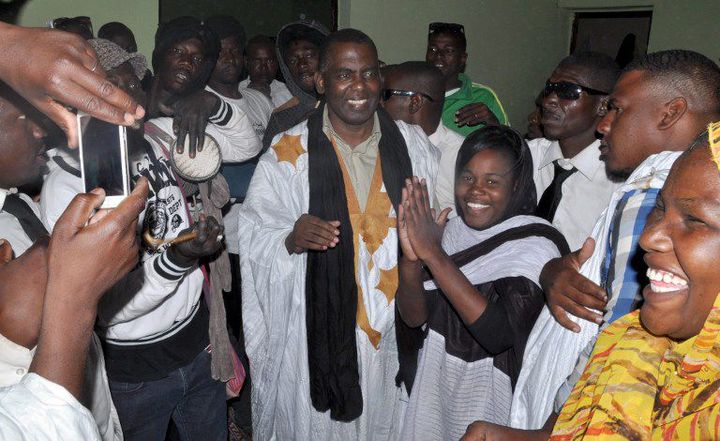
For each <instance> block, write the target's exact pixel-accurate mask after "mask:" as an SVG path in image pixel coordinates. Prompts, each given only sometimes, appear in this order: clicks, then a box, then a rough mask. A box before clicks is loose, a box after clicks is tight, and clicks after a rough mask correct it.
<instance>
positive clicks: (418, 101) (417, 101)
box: [408, 95, 425, 115]
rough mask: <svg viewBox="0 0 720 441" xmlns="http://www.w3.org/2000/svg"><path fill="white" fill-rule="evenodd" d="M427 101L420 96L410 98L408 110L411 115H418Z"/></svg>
mask: <svg viewBox="0 0 720 441" xmlns="http://www.w3.org/2000/svg"><path fill="white" fill-rule="evenodd" d="M423 104H425V100H424V99H423V97H422V96H420V95H413V96H411V97H410V104H408V110H409V112H410V114H411V115H412V114H413V113H417V112H419V111H420V109H422V106H423Z"/></svg>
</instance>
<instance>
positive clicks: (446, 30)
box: [428, 22, 467, 52]
mask: <svg viewBox="0 0 720 441" xmlns="http://www.w3.org/2000/svg"><path fill="white" fill-rule="evenodd" d="M441 34H442V35H448V36H450V37H453V38H454V39H455V41H456V42H457V44H458V48H459V49H460V50H462V51H463V52H465V51H466V50H467V39H466V38H465V26H463V25H461V24H459V23H440V22H435V23H430V25H429V27H428V41H429V40H430V39H431V38H432V37H434V36H435V35H441Z"/></svg>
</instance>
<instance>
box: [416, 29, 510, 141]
mask: <svg viewBox="0 0 720 441" xmlns="http://www.w3.org/2000/svg"><path fill="white" fill-rule="evenodd" d="M465 49H466V40H465V29H464V27H463V25H460V24H457V23H430V29H429V35H428V46H427V53H426V54H425V60H426V61H427V62H428V63H430V64H432V65H434V66H436V67H438V68H439V69H440V70H441V71H442V73H443V75H444V76H445V106H444V107H443V115H442V121H443V123H444V124H445V125H446V126H447V127H449V128H450V129H452V130H454V131H456V132H458V133H460V134H461V135H463V136H467V135H469V134H470V133H472V132H474V131H475V130H477V129H479V128H481V127H485V126H486V125H488V124H507V122H508V121H507V115H506V114H505V110H504V109H503V107H502V104H500V100H499V99H498V97H497V95H496V94H495V92H494V91H493V90H492V89H490V88H489V87H487V86H484V85H482V84H479V83H473V82H472V81H471V80H470V78H469V77H468V76H467V75H465V74H464V73H463V70H465V62H466V61H467V52H465Z"/></svg>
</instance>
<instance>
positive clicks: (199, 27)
mask: <svg viewBox="0 0 720 441" xmlns="http://www.w3.org/2000/svg"><path fill="white" fill-rule="evenodd" d="M192 38H195V39H197V40H199V41H200V45H201V47H202V49H203V56H204V60H203V65H202V67H201V69H200V76H199V77H198V81H197V84H194V85H192V88H193V89H196V88H199V87H202V86H204V85H205V83H206V82H207V80H208V78H209V77H210V74H211V73H212V70H213V69H214V68H215V63H216V61H217V58H218V55H219V54H220V39H219V38H218V37H217V35H216V34H215V32H213V31H212V29H210V28H209V27H207V26H206V25H204V24H203V23H202V22H201V21H200V20H199V19H197V18H195V17H189V16H185V17H178V18H175V19H173V20H170V21H169V22H167V23H164V24H161V25H160V26H159V27H158V30H157V32H156V33H155V49H153V53H152V66H153V70H154V71H155V72H156V73H157V72H158V70H159V67H160V62H161V60H162V58H163V56H164V55H165V54H166V53H167V51H168V50H170V48H172V47H173V46H174V45H175V44H177V43H179V42H181V41H186V40H190V39H192Z"/></svg>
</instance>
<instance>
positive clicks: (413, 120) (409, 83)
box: [383, 61, 445, 135]
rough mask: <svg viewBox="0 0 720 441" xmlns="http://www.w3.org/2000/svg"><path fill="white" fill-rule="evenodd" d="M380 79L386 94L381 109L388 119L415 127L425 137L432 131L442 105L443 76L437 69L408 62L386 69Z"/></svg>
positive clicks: (437, 121)
mask: <svg viewBox="0 0 720 441" xmlns="http://www.w3.org/2000/svg"><path fill="white" fill-rule="evenodd" d="M383 79H384V85H383V87H384V89H385V90H386V91H389V92H388V93H387V95H386V97H387V99H386V101H385V103H384V106H385V109H386V110H387V111H388V113H389V114H390V116H392V117H393V118H394V119H396V120H402V121H405V122H407V123H409V124H417V125H419V126H421V127H422V128H423V130H424V131H425V133H426V134H428V135H430V134H432V133H433V132H435V130H436V129H437V127H438V124H440V118H441V117H442V109H443V104H444V102H445V77H444V76H443V74H442V72H441V71H440V69H438V68H437V67H435V66H433V65H431V64H429V63H426V62H424V61H407V62H405V63H402V64H395V65H391V66H387V67H386V68H385V69H384V70H383ZM392 91H395V93H394V94H393V92H392ZM404 93H408V94H407V95H403V94H404Z"/></svg>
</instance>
